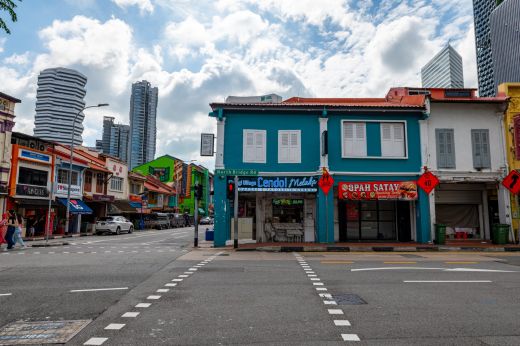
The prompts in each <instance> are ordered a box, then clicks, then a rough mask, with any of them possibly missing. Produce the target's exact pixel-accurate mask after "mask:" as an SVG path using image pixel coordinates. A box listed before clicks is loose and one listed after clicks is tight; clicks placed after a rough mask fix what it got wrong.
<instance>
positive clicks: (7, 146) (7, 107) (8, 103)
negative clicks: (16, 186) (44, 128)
mask: <svg viewBox="0 0 520 346" xmlns="http://www.w3.org/2000/svg"><path fill="white" fill-rule="evenodd" d="M20 102H21V101H20V100H19V99H17V98H15V97H12V96H10V95H7V94H4V93H2V92H0V212H1V213H2V214H3V213H4V212H5V211H6V204H7V199H8V196H9V173H10V172H11V133H12V130H13V127H14V118H15V114H14V108H15V106H16V104H17V103H20Z"/></svg>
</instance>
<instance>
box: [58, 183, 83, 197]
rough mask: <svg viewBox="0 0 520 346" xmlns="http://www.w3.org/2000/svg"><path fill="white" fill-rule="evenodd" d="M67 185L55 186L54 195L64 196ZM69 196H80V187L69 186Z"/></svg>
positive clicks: (59, 184)
mask: <svg viewBox="0 0 520 346" xmlns="http://www.w3.org/2000/svg"><path fill="white" fill-rule="evenodd" d="M68 187H69V186H68V184H61V183H57V184H56V193H57V194H60V195H66V194H67V190H68ZM70 194H71V196H81V186H79V185H71V186H70Z"/></svg>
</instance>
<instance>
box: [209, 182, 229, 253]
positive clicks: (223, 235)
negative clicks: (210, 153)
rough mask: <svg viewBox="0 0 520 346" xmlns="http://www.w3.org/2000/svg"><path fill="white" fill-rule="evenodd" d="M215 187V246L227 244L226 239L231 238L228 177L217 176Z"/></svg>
mask: <svg viewBox="0 0 520 346" xmlns="http://www.w3.org/2000/svg"><path fill="white" fill-rule="evenodd" d="M213 189H214V195H213V200H214V208H215V209H214V210H215V221H214V222H215V224H214V225H213V226H214V230H215V233H214V241H213V245H214V246H215V247H222V246H226V240H228V239H229V216H230V212H229V210H228V209H229V208H228V200H227V197H226V177H224V176H215V180H214V181H213Z"/></svg>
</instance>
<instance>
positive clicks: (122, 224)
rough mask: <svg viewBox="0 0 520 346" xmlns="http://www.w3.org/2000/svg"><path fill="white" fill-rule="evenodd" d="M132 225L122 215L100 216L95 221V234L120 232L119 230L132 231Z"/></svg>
mask: <svg viewBox="0 0 520 346" xmlns="http://www.w3.org/2000/svg"><path fill="white" fill-rule="evenodd" d="M133 231H134V225H133V224H132V223H131V222H130V221H128V220H127V219H126V218H125V217H123V216H106V217H101V218H99V220H98V221H97V222H96V234H97V235H100V234H101V233H112V234H120V233H121V232H128V233H132V232H133Z"/></svg>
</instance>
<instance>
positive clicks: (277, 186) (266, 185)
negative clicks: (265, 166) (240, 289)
mask: <svg viewBox="0 0 520 346" xmlns="http://www.w3.org/2000/svg"><path fill="white" fill-rule="evenodd" d="M232 181H233V177H228V182H232ZM317 187H318V177H314V176H257V177H239V180H238V196H239V197H238V198H239V200H238V233H239V234H238V237H239V239H240V240H252V241H256V242H258V243H262V242H304V241H305V242H314V241H315V239H316V234H315V229H316V227H315V225H316V193H317ZM229 219H230V228H229V229H230V234H229V239H233V236H234V232H233V227H234V226H233V225H234V223H233V201H230V208H229Z"/></svg>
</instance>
